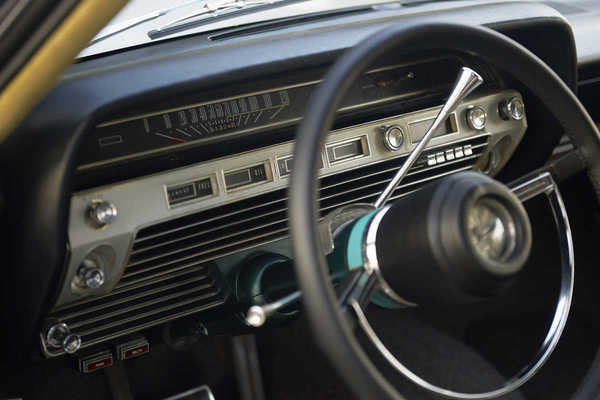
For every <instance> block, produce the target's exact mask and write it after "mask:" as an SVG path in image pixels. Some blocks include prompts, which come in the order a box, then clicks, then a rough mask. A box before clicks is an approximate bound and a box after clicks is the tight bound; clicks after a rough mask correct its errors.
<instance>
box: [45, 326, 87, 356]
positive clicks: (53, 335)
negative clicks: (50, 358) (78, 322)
mask: <svg viewBox="0 0 600 400" xmlns="http://www.w3.org/2000/svg"><path fill="white" fill-rule="evenodd" d="M46 345H47V346H48V347H49V348H50V349H52V350H58V349H62V350H63V351H64V352H65V353H68V354H73V353H75V352H76V351H77V350H79V348H80V347H81V336H79V335H76V334H73V333H71V329H69V327H68V326H67V324H65V323H64V322H59V323H56V324H54V325H52V326H51V327H50V328H48V331H47V333H46Z"/></svg>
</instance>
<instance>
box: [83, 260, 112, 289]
mask: <svg viewBox="0 0 600 400" xmlns="http://www.w3.org/2000/svg"><path fill="white" fill-rule="evenodd" d="M77 279H78V284H79V286H82V287H84V288H86V289H98V288H99V287H100V286H102V285H103V284H104V280H105V276H104V270H103V269H102V267H101V266H100V265H99V264H98V263H97V262H96V261H94V260H91V259H85V260H83V262H82V263H81V266H80V267H79V269H78V270H77Z"/></svg>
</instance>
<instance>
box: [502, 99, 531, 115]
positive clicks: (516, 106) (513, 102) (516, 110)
mask: <svg viewBox="0 0 600 400" xmlns="http://www.w3.org/2000/svg"><path fill="white" fill-rule="evenodd" d="M500 115H501V116H502V118H504V119H511V118H512V119H514V120H517V121H519V120H521V119H523V116H524V115H525V104H523V101H522V100H521V99H519V98H518V97H513V98H511V99H510V100H508V101H505V102H502V103H500Z"/></svg>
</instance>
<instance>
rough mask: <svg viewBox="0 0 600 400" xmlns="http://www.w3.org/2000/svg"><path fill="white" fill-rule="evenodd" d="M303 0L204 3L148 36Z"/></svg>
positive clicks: (153, 36) (179, 30)
mask: <svg viewBox="0 0 600 400" xmlns="http://www.w3.org/2000/svg"><path fill="white" fill-rule="evenodd" d="M304 1H309V0H233V1H227V2H224V3H220V4H216V5H211V4H209V3H206V4H204V6H203V7H202V9H201V10H200V11H196V12H194V13H192V14H190V15H186V16H184V17H181V18H178V19H176V20H174V21H171V22H170V23H168V24H167V25H164V26H162V27H160V28H158V29H153V30H151V31H149V32H148V37H149V38H150V39H158V38H160V37H163V36H168V35H171V34H173V33H176V32H181V31H185V30H187V29H192V28H197V27H200V26H203V25H207V24H212V23H214V22H217V21H221V20H225V19H229V18H233V17H238V16H241V15H246V14H252V13H254V12H258V11H265V10H270V9H273V8H278V7H282V6H287V5H290V4H292V3H301V2H304Z"/></svg>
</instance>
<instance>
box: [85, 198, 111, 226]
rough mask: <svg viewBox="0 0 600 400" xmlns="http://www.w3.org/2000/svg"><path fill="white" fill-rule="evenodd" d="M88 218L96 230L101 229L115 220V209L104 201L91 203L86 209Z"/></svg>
mask: <svg viewBox="0 0 600 400" xmlns="http://www.w3.org/2000/svg"><path fill="white" fill-rule="evenodd" d="M88 218H89V219H90V221H91V222H92V223H93V224H94V225H95V226H96V227H98V228H102V227H104V226H106V225H108V224H110V223H111V222H113V221H114V220H115V218H117V207H116V206H115V205H114V204H113V203H111V202H109V201H106V200H95V201H92V203H91V204H90V207H89V208H88Z"/></svg>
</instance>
